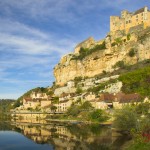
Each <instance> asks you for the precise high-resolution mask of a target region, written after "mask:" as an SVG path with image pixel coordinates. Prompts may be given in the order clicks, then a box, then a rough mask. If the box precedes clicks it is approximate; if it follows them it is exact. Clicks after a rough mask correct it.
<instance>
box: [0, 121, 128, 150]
mask: <svg viewBox="0 0 150 150" xmlns="http://www.w3.org/2000/svg"><path fill="white" fill-rule="evenodd" d="M128 140H129V138H128V137H127V136H122V135H121V134H119V133H116V132H114V131H113V130H112V129H111V127H102V126H100V125H83V124H72V125H70V124H66V125H64V124H58V123H57V124H52V123H49V124H47V125H42V124H31V123H16V122H13V123H11V124H10V123H8V122H7V123H6V122H0V150H111V149H112V150H119V149H122V147H123V145H124V144H125V143H126V142H127V141H128Z"/></svg>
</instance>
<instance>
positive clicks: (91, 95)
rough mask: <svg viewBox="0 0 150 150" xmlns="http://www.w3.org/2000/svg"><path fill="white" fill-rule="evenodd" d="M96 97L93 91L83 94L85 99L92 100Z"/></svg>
mask: <svg viewBox="0 0 150 150" xmlns="http://www.w3.org/2000/svg"><path fill="white" fill-rule="evenodd" d="M95 98H96V95H95V94H93V93H92V92H90V93H86V94H84V95H83V99H84V100H85V101H91V100H94V99H95Z"/></svg>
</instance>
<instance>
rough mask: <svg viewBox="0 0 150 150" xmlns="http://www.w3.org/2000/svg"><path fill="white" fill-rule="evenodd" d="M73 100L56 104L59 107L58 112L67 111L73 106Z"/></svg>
mask: <svg viewBox="0 0 150 150" xmlns="http://www.w3.org/2000/svg"><path fill="white" fill-rule="evenodd" d="M71 104H72V102H71V101H70V100H64V101H60V102H59V103H58V104H54V106H56V107H57V109H56V112H66V111H67V109H68V108H69V107H70V106H71Z"/></svg>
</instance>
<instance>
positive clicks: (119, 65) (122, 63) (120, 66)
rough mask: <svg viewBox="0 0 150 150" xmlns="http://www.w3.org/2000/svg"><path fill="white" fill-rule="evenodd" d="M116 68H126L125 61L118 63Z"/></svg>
mask: <svg viewBox="0 0 150 150" xmlns="http://www.w3.org/2000/svg"><path fill="white" fill-rule="evenodd" d="M113 67H114V68H116V67H119V68H124V67H125V64H124V61H118V62H116V64H115V65H114V66H113Z"/></svg>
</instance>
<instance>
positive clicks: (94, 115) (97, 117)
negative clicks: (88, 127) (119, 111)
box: [89, 109, 107, 122]
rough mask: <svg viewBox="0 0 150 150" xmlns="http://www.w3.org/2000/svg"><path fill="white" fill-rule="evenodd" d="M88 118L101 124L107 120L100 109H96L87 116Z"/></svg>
mask: <svg viewBox="0 0 150 150" xmlns="http://www.w3.org/2000/svg"><path fill="white" fill-rule="evenodd" d="M89 118H90V120H91V121H98V122H102V121H105V120H107V117H106V116H105V115H104V112H103V111H102V110H101V109H96V110H94V111H93V112H91V113H90V114H89Z"/></svg>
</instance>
